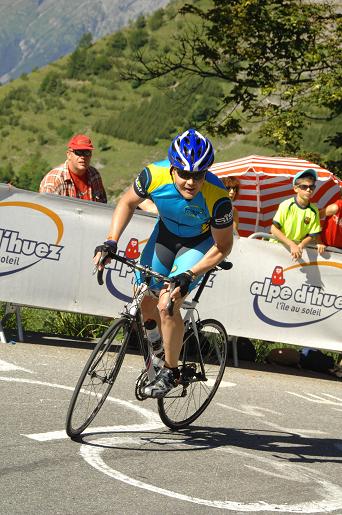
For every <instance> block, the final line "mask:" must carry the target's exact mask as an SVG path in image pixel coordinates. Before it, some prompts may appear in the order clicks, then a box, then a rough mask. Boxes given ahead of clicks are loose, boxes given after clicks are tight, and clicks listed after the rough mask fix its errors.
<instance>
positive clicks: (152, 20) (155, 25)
mask: <svg viewBox="0 0 342 515" xmlns="http://www.w3.org/2000/svg"><path fill="white" fill-rule="evenodd" d="M163 19H164V10H163V9H157V10H156V11H154V13H153V14H152V15H151V16H150V17H149V19H148V26H149V28H150V29H151V30H153V31H154V30H158V29H160V27H161V26H162V25H163Z"/></svg>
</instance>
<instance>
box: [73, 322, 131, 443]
mask: <svg viewBox="0 0 342 515" xmlns="http://www.w3.org/2000/svg"><path fill="white" fill-rule="evenodd" d="M131 332H132V322H131V321H130V320H128V319H126V318H120V319H119V320H117V321H115V322H114V323H113V324H112V325H111V326H110V327H109V328H108V329H107V331H106V332H105V333H104V335H103V336H102V337H101V338H100V340H99V342H98V343H97V345H96V347H95V349H94V350H93V352H92V353H91V355H90V357H89V359H88V361H87V363H86V365H85V367H84V369H83V371H82V374H81V376H80V378H79V380H78V382H77V385H76V388H75V390H74V393H73V394H72V397H71V400H70V405H69V409H68V413H67V418H66V432H67V434H68V436H70V437H71V438H72V437H76V436H78V435H80V434H81V433H82V431H84V430H85V429H86V427H88V426H89V424H90V422H91V421H92V420H94V418H95V416H96V415H97V413H98V412H99V411H100V408H101V406H102V405H103V403H104V401H105V400H106V398H107V396H108V394H109V392H110V390H111V389H112V387H113V384H114V382H115V380H116V378H117V375H118V373H119V370H120V368H121V365H122V362H123V359H124V357H125V353H126V350H127V345H128V341H129V337H130V334H131Z"/></svg>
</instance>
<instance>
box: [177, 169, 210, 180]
mask: <svg viewBox="0 0 342 515" xmlns="http://www.w3.org/2000/svg"><path fill="white" fill-rule="evenodd" d="M174 170H175V171H176V172H177V175H178V177H180V178H181V179H183V180H184V181H189V180H190V179H193V180H194V181H201V180H202V179H204V178H205V174H206V173H207V170H202V171H201V172H187V171H185V170H179V168H174Z"/></svg>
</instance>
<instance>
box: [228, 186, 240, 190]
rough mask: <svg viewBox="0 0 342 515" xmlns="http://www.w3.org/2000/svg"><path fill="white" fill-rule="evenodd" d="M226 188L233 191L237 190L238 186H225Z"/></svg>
mask: <svg viewBox="0 0 342 515" xmlns="http://www.w3.org/2000/svg"><path fill="white" fill-rule="evenodd" d="M226 188H227V190H228V191H229V190H233V191H237V190H238V189H239V188H238V186H226Z"/></svg>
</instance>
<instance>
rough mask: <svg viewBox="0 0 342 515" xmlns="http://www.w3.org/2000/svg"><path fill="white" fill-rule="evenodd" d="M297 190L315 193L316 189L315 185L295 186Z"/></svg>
mask: <svg viewBox="0 0 342 515" xmlns="http://www.w3.org/2000/svg"><path fill="white" fill-rule="evenodd" d="M296 186H297V188H299V189H300V190H303V191H305V190H310V191H315V188H316V184H296Z"/></svg>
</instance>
